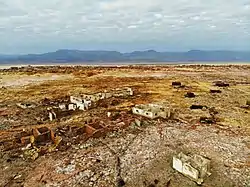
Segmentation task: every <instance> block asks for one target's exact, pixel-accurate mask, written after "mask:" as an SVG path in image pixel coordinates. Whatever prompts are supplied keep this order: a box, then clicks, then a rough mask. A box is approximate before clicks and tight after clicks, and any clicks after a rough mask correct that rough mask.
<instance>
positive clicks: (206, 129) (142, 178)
mask: <svg viewBox="0 0 250 187" xmlns="http://www.w3.org/2000/svg"><path fill="white" fill-rule="evenodd" d="M218 80H222V81H224V82H226V83H229V87H215V86H214V85H213V82H214V81H218ZM173 81H180V82H181V83H182V84H184V85H185V86H184V87H181V88H174V87H173V86H172V85H171V83H172V82H173ZM125 86H128V87H131V88H133V90H134V96H132V97H127V98H119V99H116V100H115V102H114V101H113V100H109V101H105V102H104V103H100V104H99V105H97V107H95V108H92V109H90V110H88V111H82V112H80V111H77V112H75V113H73V114H71V115H68V116H65V117H63V118H61V119H58V120H56V121H53V122H50V121H49V120H48V117H47V113H46V106H44V104H43V103H44V100H45V98H46V100H49V101H53V102H55V103H56V102H60V101H61V100H63V99H65V98H68V97H69V95H77V94H81V93H93V92H99V91H103V90H110V89H113V88H117V87H125ZM210 89H216V90H221V93H210ZM187 92H194V93H195V95H196V97H194V98H186V97H184V95H185V94H186V93H187ZM247 100H250V66H249V65H220V66H212V65H182V66H121V67H116V66H113V67H81V66H74V67H63V66H62V67H59V66H48V67H46V66H41V67H39V66H38V67H24V68H19V69H18V68H11V69H2V70H0V149H1V153H0V166H1V168H2V170H0V186H86V187H87V186H97V187H99V186H100V187H101V186H103V187H106V186H118V185H117V180H118V179H122V180H123V181H124V183H125V186H131V187H134V186H142V187H143V186H148V187H149V186H151V187H152V186H157V187H158V186H159V187H161V186H162V187H167V186H168V187H178V186H184V187H186V186H190V187H191V186H197V185H196V183H194V182H193V181H191V180H189V179H188V178H186V177H184V176H183V175H182V174H180V173H178V172H176V171H175V170H173V169H172V167H171V164H172V163H171V159H172V157H173V155H175V154H177V153H179V152H181V151H182V152H185V153H198V154H201V155H203V156H206V157H208V158H210V159H211V163H212V175H211V176H210V177H208V178H207V179H206V180H205V182H204V183H203V184H202V186H207V187H213V186H214V187H217V186H221V187H226V186H228V187H231V186H237V187H238V186H239V187H241V186H250V155H249V154H250V136H249V135H250V126H249V124H250V110H249V107H248V108H247V107H242V106H245V105H246V101H247ZM19 102H30V103H34V104H35V105H36V107H35V108H30V109H21V108H18V107H17V106H16V103H19ZM152 102H157V103H164V105H167V106H169V107H171V108H173V109H175V113H174V116H173V119H171V120H163V119H157V120H149V119H145V118H142V117H140V116H136V115H133V114H132V113H131V107H132V106H134V105H135V104H141V103H152ZM193 104H199V105H203V106H207V107H208V108H213V107H214V109H215V110H216V112H217V114H216V115H215V119H216V121H215V122H213V123H212V124H203V123H200V121H199V119H200V117H209V116H210V111H209V109H202V110H191V109H190V106H191V105H193ZM108 111H110V112H111V113H112V115H113V118H112V119H108V118H107V112H108ZM87 117H88V118H89V117H91V118H95V119H96V120H97V123H100V124H109V123H111V122H112V123H113V124H117V125H116V126H114V127H113V128H112V130H109V131H107V132H106V131H105V130H104V131H102V132H103V133H102V134H101V135H100V136H98V138H94V137H90V138H86V136H85V135H84V134H82V135H79V134H74V133H71V132H69V133H68V134H67V135H62V142H61V143H60V144H59V146H58V147H57V149H56V150H54V151H52V152H50V153H46V154H43V155H39V157H38V158H37V159H35V160H31V159H28V158H25V157H24V156H23V150H22V149H23V148H24V146H22V145H19V144H18V145H17V143H16V142H14V143H13V139H15V138H16V137H18V136H19V134H20V133H21V132H22V131H25V130H28V129H32V128H34V127H41V126H46V127H50V128H52V129H53V130H54V132H55V133H59V132H60V128H65V127H74V126H79V125H81V124H82V123H83V121H84V119H85V118H87ZM136 119H137V121H138V120H139V121H140V123H141V125H140V126H138V125H135V123H133V122H134V121H135V120H136ZM123 123H124V125H121V124H123Z"/></svg>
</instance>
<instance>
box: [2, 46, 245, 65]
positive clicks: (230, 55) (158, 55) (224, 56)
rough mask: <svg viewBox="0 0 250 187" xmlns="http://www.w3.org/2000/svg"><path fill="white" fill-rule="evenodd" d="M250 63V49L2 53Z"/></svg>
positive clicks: (14, 59)
mask: <svg viewBox="0 0 250 187" xmlns="http://www.w3.org/2000/svg"><path fill="white" fill-rule="evenodd" d="M130 61H131V62H133V61H134V62H135V61H143V62H216V61H217V62H250V51H249V52H246V51H223V50H221V51H202V50H191V51H187V52H157V51H154V50H148V51H134V52H131V53H120V52H117V51H81V50H67V49H62V50H58V51H55V52H49V53H43V54H27V55H0V63H2V64H3V63H20V62H22V63H36V62H43V63H46V62H48V63H51V62H62V63H63V62H130Z"/></svg>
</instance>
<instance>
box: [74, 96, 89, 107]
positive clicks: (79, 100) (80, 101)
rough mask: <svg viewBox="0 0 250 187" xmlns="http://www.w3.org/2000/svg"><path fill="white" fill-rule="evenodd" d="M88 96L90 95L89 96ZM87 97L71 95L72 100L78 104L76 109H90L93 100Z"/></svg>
mask: <svg viewBox="0 0 250 187" xmlns="http://www.w3.org/2000/svg"><path fill="white" fill-rule="evenodd" d="M87 98H88V97H87ZM87 98H86V97H83V98H80V97H74V96H70V102H71V103H73V104H75V105H76V109H79V110H88V109H89V107H90V106H91V100H87Z"/></svg>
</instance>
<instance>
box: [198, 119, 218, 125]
mask: <svg viewBox="0 0 250 187" xmlns="http://www.w3.org/2000/svg"><path fill="white" fill-rule="evenodd" d="M214 122H215V121H214V119H213V118H212V117H200V123H206V124H212V123H214Z"/></svg>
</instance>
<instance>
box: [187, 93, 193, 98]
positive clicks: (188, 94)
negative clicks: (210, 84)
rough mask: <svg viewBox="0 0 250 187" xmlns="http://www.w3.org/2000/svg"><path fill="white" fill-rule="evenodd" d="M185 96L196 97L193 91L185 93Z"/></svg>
mask: <svg viewBox="0 0 250 187" xmlns="http://www.w3.org/2000/svg"><path fill="white" fill-rule="evenodd" d="M185 97H188V98H194V97H195V94H194V93H193V92H187V93H186V94H185Z"/></svg>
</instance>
